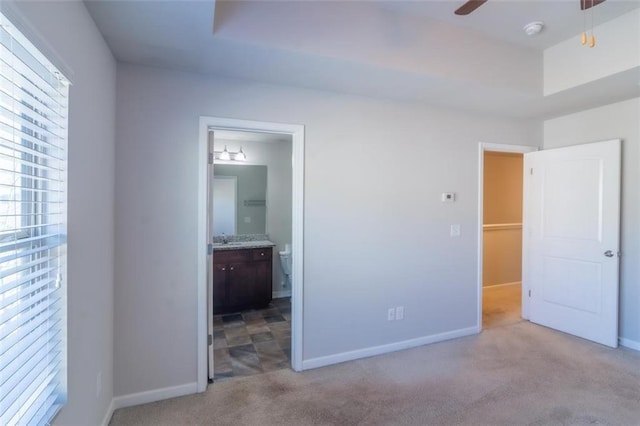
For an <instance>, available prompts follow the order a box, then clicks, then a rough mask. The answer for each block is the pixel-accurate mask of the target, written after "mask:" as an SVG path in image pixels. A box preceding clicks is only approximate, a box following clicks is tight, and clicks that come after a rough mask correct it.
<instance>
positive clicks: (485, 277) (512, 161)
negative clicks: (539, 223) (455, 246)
mask: <svg viewBox="0 0 640 426" xmlns="http://www.w3.org/2000/svg"><path fill="white" fill-rule="evenodd" d="M522 162H523V157H522V154H510V153H503V152H486V153H485V156H484V205H483V218H484V225H485V226H484V231H483V265H482V285H483V286H492V285H499V284H508V283H515V282H520V281H522V177H523V176H522Z"/></svg>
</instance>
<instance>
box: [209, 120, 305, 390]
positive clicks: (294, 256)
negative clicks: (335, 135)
mask: <svg viewBox="0 0 640 426" xmlns="http://www.w3.org/2000/svg"><path fill="white" fill-rule="evenodd" d="M216 133H220V134H226V135H227V136H229V137H231V135H234V134H235V135H236V136H237V135H239V134H245V135H246V134H254V135H255V134H262V135H264V136H265V137H266V138H267V139H268V138H269V137H270V138H271V139H274V138H275V139H277V138H278V136H280V137H284V138H287V139H288V140H289V141H290V143H289V149H290V151H289V153H290V154H289V158H288V160H287V159H285V161H284V164H286V165H287V166H288V167H289V172H290V185H289V193H288V194H287V195H288V196H289V200H290V207H289V211H288V212H286V213H280V214H279V215H278V216H283V215H285V214H288V215H289V217H290V220H289V221H288V227H289V234H288V237H287V238H286V239H287V241H283V242H280V241H279V242H278V243H279V244H277V245H275V243H274V246H273V247H275V248H273V249H272V248H271V247H269V248H268V252H269V253H271V260H273V262H270V261H267V262H258V263H260V265H257V264H256V265H255V266H256V268H257V269H256V271H257V272H255V274H257V276H264V274H265V272H264V271H265V266H264V265H262V263H265V265H268V266H272V265H273V276H276V279H275V280H273V285H274V290H276V291H279V292H280V293H279V294H276V293H271V292H269V293H268V294H264V292H256V290H255V289H250V290H251V291H249V292H248V294H250V295H251V297H254V296H256V295H258V297H259V299H260V300H262V301H263V302H264V301H265V300H266V303H258V304H260V306H257V305H256V306H255V308H256V309H252V308H251V306H249V305H247V303H249V304H251V303H254V302H253V301H251V300H249V301H248V300H247V299H246V298H243V297H240V298H238V297H236V296H237V295H234V296H233V298H232V299H230V300H231V301H232V302H233V303H232V305H233V304H235V305H237V306H238V307H240V306H242V307H243V308H246V309H245V310H247V309H248V310H247V312H246V313H247V315H242V313H239V312H226V311H225V309H222V310H220V309H218V312H216V314H217V317H216V318H215V319H214V307H213V300H214V297H213V296H214V286H213V281H214V277H217V278H218V281H220V277H221V276H220V271H218V273H216V271H215V270H214V268H215V265H214V263H216V261H215V259H216V256H215V254H216V249H215V246H216V245H218V246H220V245H221V244H223V242H224V244H225V247H224V248H226V249H232V250H231V251H227V254H226V255H222V256H221V255H219V256H218V263H220V262H219V261H220V260H221V259H222V260H223V261H224V259H225V256H226V257H229V253H231V252H233V251H235V252H238V253H239V251H238V250H237V249H236V248H232V247H230V246H228V245H227V243H228V242H232V243H235V244H236V245H242V244H244V243H245V241H244V240H245V239H246V238H245V237H243V236H234V237H233V238H231V237H230V236H228V235H224V236H222V235H216V237H215V238H214V229H213V226H214V220H213V215H214V211H213V210H214V209H213V207H212V204H213V203H212V202H211V201H212V200H213V194H214V192H215V191H214V189H213V185H212V183H213V175H214V170H215V166H214V163H220V164H224V165H225V167H227V165H229V163H233V162H234V161H233V160H234V159H235V158H234V157H235V156H238V155H239V152H240V151H242V156H243V157H244V156H245V155H246V160H245V161H243V164H250V163H252V160H251V154H249V152H248V151H247V149H246V147H242V144H243V142H242V141H241V140H240V141H235V142H237V143H236V144H237V145H238V146H237V147H236V146H233V147H229V148H230V149H229V152H230V153H231V155H232V159H231V160H228V159H225V158H228V157H226V154H225V156H224V157H223V158H222V159H221V158H220V157H221V156H220V152H219V151H222V150H223V149H224V150H226V147H225V146H221V147H218V146H214V145H215V139H216V137H215V134H216ZM235 142H233V143H235ZM263 142H264V141H263ZM227 143H229V141H227ZM267 144H268V142H264V144H261V145H267ZM223 145H224V144H223ZM240 148H242V149H240ZM214 157H215V158H216V161H214ZM236 158H237V157H236ZM253 158H254V160H255V158H256V156H255V154H254V157H253ZM199 159H200V168H199V206H200V207H199V220H198V230H199V234H198V235H199V239H200V245H199V247H198V249H199V258H198V318H197V321H198V332H199V335H198V351H197V356H198V390H199V391H200V392H202V391H204V390H206V387H207V382H208V381H209V380H210V379H212V378H213V377H214V375H215V374H214V373H215V371H216V370H217V371H218V372H222V370H223V369H224V368H220V367H224V366H220V365H219V366H218V368H216V366H215V357H214V343H215V341H216V338H215V337H218V338H220V337H221V335H220V333H219V332H220V331H223V333H222V336H224V339H225V342H224V343H225V345H228V344H229V343H231V344H233V345H235V346H243V345H244V346H247V347H246V348H240V349H238V350H240V351H241V352H242V349H251V348H249V347H248V345H249V344H253V343H254V340H255V339H252V337H254V336H253V335H251V334H250V333H249V328H251V331H252V332H254V333H253V334H255V335H256V336H255V337H256V339H258V340H260V339H267V338H269V337H270V338H272V339H267V340H274V341H275V337H276V336H275V334H286V333H290V340H289V342H290V343H289V345H290V348H288V347H286V348H285V350H286V351H287V355H288V359H287V360H286V364H287V365H289V364H290V366H291V368H292V369H294V370H295V371H300V370H301V369H302V308H303V305H302V288H303V281H302V280H303V273H302V268H303V220H302V219H303V188H304V185H303V184H304V182H303V177H304V161H303V159H304V127H303V126H299V125H288V124H280V123H266V122H255V121H246V120H235V119H221V118H214V117H201V118H200V153H199ZM252 165H253V166H255V167H256V168H260V165H259V164H255V161H254V164H252ZM262 167H264V165H263V166H262ZM219 168H220V169H222V168H223V167H222V166H219ZM227 168H229V167H227ZM246 170H248V169H246ZM258 172H259V170H258ZM263 183H264V179H263ZM242 185H244V184H242ZM240 186H241V184H240V181H239V180H238V188H236V190H237V192H238V195H237V196H238V200H237V203H236V205H237V206H239V207H238V208H237V215H238V217H237V218H236V228H237V231H238V233H239V232H240V230H246V231H247V233H249V234H267V232H266V230H265V231H262V232H259V231H256V229H257V227H259V226H260V224H261V223H262V224H263V226H264V223H265V222H266V220H267V219H266V208H267V207H268V205H267V203H268V202H269V201H268V198H267V197H264V196H263V197H260V196H256V195H255V194H253V195H251V196H249V197H244V198H247V199H246V200H245V199H244V198H243V196H241V195H240V194H239V193H240V192H242V191H243V189H241V188H240ZM277 186H278V183H277V182H273V187H274V188H275V187H277ZM281 192H282V191H281ZM241 198H243V199H241ZM280 201H281V200H278V199H276V197H273V200H272V202H273V203H274V205H276V204H277V205H280ZM280 222H281V221H280ZM273 227H275V225H273ZM236 239H237V240H238V241H236ZM280 243H281V244H280ZM280 245H282V247H280ZM285 245H286V246H288V248H289V251H290V253H291V254H290V256H291V270H290V274H289V277H287V281H286V282H285V283H284V290H286V292H287V293H288V294H282V293H283V291H282V290H283V286H282V284H283V280H282V279H280V278H278V277H281V275H282V274H280V273H279V272H280V259H279V252H280V251H285V250H286V248H285ZM238 248H240V247H238ZM264 248H265V250H263V256H265V258H266V257H267V250H266V247H264ZM219 249H221V247H219ZM271 250H273V251H271ZM218 253H223V251H221V250H219V251H218ZM254 255H255V253H254V254H253V255H252V256H249V257H250V258H251V260H257V261H262V260H266V259H265V258H259V257H258V258H256V256H259V255H260V254H259V253H258V254H257V255H256V256H254ZM232 257H233V256H232ZM228 261H229V262H236V261H235V260H233V259H230V260H228ZM219 266H220V270H221V271H222V270H224V271H226V272H229V271H231V270H232V267H233V268H234V269H238V271H236V272H241V271H240V269H241V265H238V268H236V267H235V266H236V265H235V263H234V265H232V266H230V267H225V266H224V265H219ZM242 267H244V266H242ZM276 268H277V269H276ZM244 272H247V273H248V274H249V276H256V275H255V274H253V273H251V271H249V270H247V269H244ZM267 274H268V275H269V276H270V277H271V274H270V273H267ZM243 275H244V276H245V277H246V276H247V274H243ZM238 276H240V275H238ZM258 293H259V294H258ZM273 296H275V298H274V302H275V301H276V300H278V299H281V300H278V302H277V303H271V304H269V302H271V299H272V297H273ZM279 296H284V297H279ZM217 300H220V298H218V299H217ZM252 300H253V299H252ZM272 304H273V305H274V306H271V305H272ZM235 305H234V306H235ZM262 305H264V306H262ZM289 306H290V307H289ZM217 308H220V307H219V306H218V307H217ZM231 308H233V306H231ZM231 308H230V309H231ZM262 308H264V312H263V311H259V309H262ZM249 311H251V312H249ZM275 311H278V312H277V313H276V312H275ZM238 314H240V315H239V317H238ZM258 315H259V316H260V318H257V316H258ZM265 315H266V316H265ZM224 316H226V318H224ZM245 316H246V318H245ZM269 316H271V317H270V318H267V317H269ZM285 316H286V317H287V318H285ZM279 319H286V320H287V321H278V320H279ZM214 320H215V323H216V325H217V326H218V329H217V330H216V328H215V327H214ZM240 320H242V321H243V322H244V321H248V322H244V323H241V321H240ZM269 320H271V321H272V322H273V323H274V325H275V323H276V322H277V323H280V324H279V327H280V328H283V327H284V324H286V325H287V328H288V329H289V330H290V331H288V330H287V331H285V330H284V329H281V330H280V329H279V330H277V331H274V330H270V329H269V330H266V328H269V327H268V326H265V324H266V323H267V322H268V321H269ZM224 321H226V322H227V325H230V326H232V327H233V326H239V327H238V328H237V329H234V330H230V333H228V335H226V334H225V333H224V327H221V325H222V326H223V325H224V324H223V322H224ZM258 323H260V324H258ZM263 323H264V324H263ZM262 328H265V330H262ZM276 328H278V327H276ZM215 331H218V333H217V334H218V335H217V336H216V333H215ZM243 331H245V332H246V333H244V332H243ZM274 333H275V334H274ZM258 334H260V335H259V336H258ZM280 337H282V336H280ZM285 337H286V336H285ZM227 339H230V340H231V342H229V341H227ZM247 339H249V341H248V342H245V340H247ZM219 342H220V340H219ZM271 343H273V342H271ZM271 343H265V344H263V345H262V346H265V347H266V346H269V345H270V344H271ZM236 344H237V345H236ZM272 346H274V347H275V345H272ZM280 347H282V345H281V344H280ZM254 350H255V346H254ZM240 355H243V354H240ZM249 358H251V356H249ZM253 358H255V357H253ZM247 359H248V358H247ZM254 361H255V360H254ZM274 361H276V362H275V363H274V365H272V366H271V367H275V364H276V363H280V364H279V365H283V362H282V361H283V360H279V361H278V360H274ZM259 369H260V370H262V367H261V366H260V367H259ZM229 371H231V370H229ZM220 377H223V375H220Z"/></svg>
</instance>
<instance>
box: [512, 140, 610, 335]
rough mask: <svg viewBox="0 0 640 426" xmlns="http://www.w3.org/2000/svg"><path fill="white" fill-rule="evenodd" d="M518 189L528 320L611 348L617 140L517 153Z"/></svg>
mask: <svg viewBox="0 0 640 426" xmlns="http://www.w3.org/2000/svg"><path fill="white" fill-rule="evenodd" d="M525 191H526V196H525V199H526V200H527V205H526V206H525V209H526V215H525V242H524V244H525V245H526V247H527V249H528V250H527V252H528V259H527V260H526V261H527V262H528V266H529V267H528V268H526V269H527V271H528V273H527V275H526V276H525V277H524V280H525V286H527V288H528V289H529V290H530V315H529V317H530V320H531V321H532V322H535V323H538V324H541V325H545V326H548V327H551V328H555V329H557V330H560V331H564V332H567V333H571V334H574V335H576V336H580V337H583V338H586V339H589V340H593V341H595V342H598V343H602V344H605V345H608V346H613V347H616V346H617V344H618V263H619V260H618V256H617V252H618V249H619V239H620V237H619V225H620V141H619V140H614V141H607V142H598V143H591V144H584V145H576V146H571V147H567V148H559V149H552V150H546V151H539V152H534V153H529V154H525ZM608 251H609V252H610V254H612V256H610V257H609V256H607V255H606V254H605V253H606V252H608Z"/></svg>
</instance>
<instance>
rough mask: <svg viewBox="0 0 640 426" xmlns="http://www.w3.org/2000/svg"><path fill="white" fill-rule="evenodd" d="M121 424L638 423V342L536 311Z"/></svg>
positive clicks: (127, 416) (276, 375)
mask: <svg viewBox="0 0 640 426" xmlns="http://www.w3.org/2000/svg"><path fill="white" fill-rule="evenodd" d="M110 424H111V425H112V426H123V425H214V424H215V425H583V424H584V425H587V424H589V425H591V424H606V425H639V424H640V353H639V352H636V351H632V350H628V349H624V348H620V349H610V348H607V347H604V346H601V345H598V344H595V343H591V342H588V341H585V340H582V339H579V338H575V337H572V336H568V335H566V334H563V333H560V332H556V331H553V330H550V329H547V328H544V327H540V326H536V325H534V324H531V323H529V322H526V321H525V322H519V323H516V324H511V325H505V326H502V327H495V328H491V329H487V330H484V331H483V332H482V333H481V334H479V335H476V336H469V337H464V338H460V339H455V340H450V341H447V342H442V343H436V344H432V345H426V346H422V347H419V348H414V349H410V350H405V351H400V352H395V353H392V354H386V355H381V356H377V357H372V358H367V359H363V360H357V361H351V362H346V363H343V364H338V365H333V366H328V367H324V368H318V369H314V370H309V371H305V372H303V373H295V372H293V371H291V370H279V371H273V372H269V373H265V374H260V375H256V376H250V377H241V378H237V379H234V380H231V381H227V382H223V383H216V384H214V385H212V386H210V387H209V389H208V390H207V391H206V392H204V393H201V394H196V395H190V396H186V397H181V398H174V399H170V400H166V401H161V402H156V403H151V404H146V405H141V406H136V407H130V408H125V409H120V410H117V411H116V412H115V413H114V415H113V418H112V420H111V423H110Z"/></svg>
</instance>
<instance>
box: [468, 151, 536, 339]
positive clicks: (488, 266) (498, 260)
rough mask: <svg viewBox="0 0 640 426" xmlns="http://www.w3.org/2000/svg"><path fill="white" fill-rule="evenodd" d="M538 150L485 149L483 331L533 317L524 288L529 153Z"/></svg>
mask: <svg viewBox="0 0 640 426" xmlns="http://www.w3.org/2000/svg"><path fill="white" fill-rule="evenodd" d="M536 150H537V148H533V147H528V146H518V145H500V144H484V143H481V144H480V150H479V177H478V179H479V186H478V224H479V226H478V330H481V329H483V328H491V327H498V326H503V325H508V324H513V323H515V322H518V321H521V320H522V319H523V318H524V319H526V318H527V317H526V312H527V300H526V298H524V297H523V294H524V291H523V289H522V258H523V255H522V217H523V201H522V197H523V154H524V153H526V152H532V151H536Z"/></svg>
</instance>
